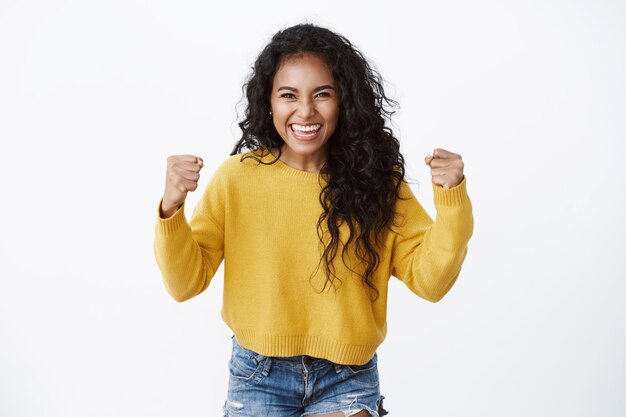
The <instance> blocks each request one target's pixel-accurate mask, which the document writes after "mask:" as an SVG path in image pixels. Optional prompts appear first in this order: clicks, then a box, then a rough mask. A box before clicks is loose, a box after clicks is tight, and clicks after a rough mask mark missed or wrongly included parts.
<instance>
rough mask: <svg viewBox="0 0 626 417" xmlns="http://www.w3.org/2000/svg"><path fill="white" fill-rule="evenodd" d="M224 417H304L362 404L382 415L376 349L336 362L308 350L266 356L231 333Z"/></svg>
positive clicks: (359, 407) (376, 416)
mask: <svg viewBox="0 0 626 417" xmlns="http://www.w3.org/2000/svg"><path fill="white" fill-rule="evenodd" d="M231 338H232V341H233V351H232V357H231V359H230V361H229V363H228V369H229V372H230V377H229V381H228V398H227V400H226V402H225V403H224V407H223V412H224V413H223V415H224V417H265V416H268V417H270V416H271V417H304V416H314V415H318V414H327V413H337V412H341V413H343V414H344V416H346V417H347V416H352V415H354V414H356V413H358V412H359V411H361V410H366V411H367V412H369V413H370V415H371V416H372V417H382V416H384V415H385V414H387V413H388V412H387V411H386V410H385V409H383V404H382V402H383V399H384V398H385V397H384V396H382V395H380V390H379V380H378V366H377V361H378V355H377V354H374V356H373V357H372V358H371V359H370V360H369V362H367V363H366V364H364V365H339V364H336V363H334V362H331V361H328V360H326V359H320V358H314V357H311V356H306V355H304V356H290V357H274V356H269V357H268V356H264V355H261V354H258V353H256V352H253V351H252V350H249V349H247V348H245V347H243V346H241V345H240V344H239V343H238V342H237V339H236V338H235V336H234V335H233V336H232V337H231Z"/></svg>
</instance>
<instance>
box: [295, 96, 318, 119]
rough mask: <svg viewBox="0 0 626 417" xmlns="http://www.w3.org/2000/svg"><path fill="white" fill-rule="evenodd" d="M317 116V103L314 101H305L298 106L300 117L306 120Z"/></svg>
mask: <svg viewBox="0 0 626 417" xmlns="http://www.w3.org/2000/svg"><path fill="white" fill-rule="evenodd" d="M314 114H315V103H313V100H308V99H303V100H301V101H300V103H299V104H298V116H299V117H301V118H302V119H304V120H306V119H307V118H309V117H311V116H313V115H314Z"/></svg>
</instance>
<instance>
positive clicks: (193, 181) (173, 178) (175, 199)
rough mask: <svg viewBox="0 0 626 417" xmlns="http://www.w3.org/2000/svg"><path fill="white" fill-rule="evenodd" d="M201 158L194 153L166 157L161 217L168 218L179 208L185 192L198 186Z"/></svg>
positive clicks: (201, 164)
mask: <svg viewBox="0 0 626 417" xmlns="http://www.w3.org/2000/svg"><path fill="white" fill-rule="evenodd" d="M203 166H204V162H203V161H202V158H200V157H198V156H194V155H172V156H168V157H167V173H166V175H165V193H164V194H163V201H162V203H161V217H162V218H168V217H171V216H172V214H174V213H175V212H176V210H178V209H179V208H180V206H181V205H182V204H183V203H184V202H185V198H187V192H189V191H195V190H196V188H198V179H200V170H201V169H202V167H203Z"/></svg>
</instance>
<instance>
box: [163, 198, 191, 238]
mask: <svg viewBox="0 0 626 417" xmlns="http://www.w3.org/2000/svg"><path fill="white" fill-rule="evenodd" d="M162 202H163V198H161V200H160V201H159V204H158V205H157V223H156V227H158V228H159V229H161V233H162V234H163V235H164V236H169V235H172V234H174V233H176V231H177V230H178V229H179V228H180V227H181V226H182V225H184V224H186V223H187V218H186V217H185V203H183V205H182V206H180V207H179V208H178V210H176V212H175V213H174V214H173V215H172V217H168V218H167V219H164V218H162V217H161V210H160V209H161V203H162Z"/></svg>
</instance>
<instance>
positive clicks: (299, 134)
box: [289, 123, 322, 141]
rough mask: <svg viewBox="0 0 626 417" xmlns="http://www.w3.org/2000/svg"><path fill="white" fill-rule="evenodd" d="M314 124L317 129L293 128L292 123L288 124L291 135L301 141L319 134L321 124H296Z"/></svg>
mask: <svg viewBox="0 0 626 417" xmlns="http://www.w3.org/2000/svg"><path fill="white" fill-rule="evenodd" d="M315 125H318V126H319V128H318V129H317V130H311V131H302V130H297V129H294V127H293V124H291V125H289V130H291V133H292V135H293V136H294V137H295V138H296V139H298V140H301V141H307V140H313V139H315V138H316V137H317V136H318V135H319V132H320V131H321V130H322V125H321V124H320V123H314V124H308V125H302V124H298V126H315Z"/></svg>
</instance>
